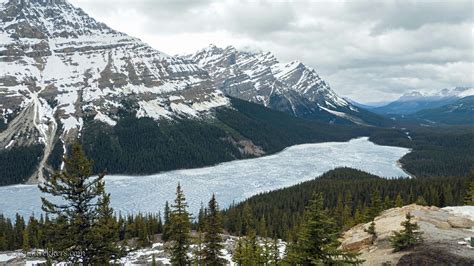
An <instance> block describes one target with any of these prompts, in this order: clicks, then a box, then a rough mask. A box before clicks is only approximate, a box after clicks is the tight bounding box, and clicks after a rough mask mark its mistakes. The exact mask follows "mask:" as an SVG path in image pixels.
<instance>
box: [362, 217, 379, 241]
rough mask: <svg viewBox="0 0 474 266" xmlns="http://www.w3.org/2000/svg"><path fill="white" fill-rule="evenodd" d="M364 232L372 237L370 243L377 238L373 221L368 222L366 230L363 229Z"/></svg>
mask: <svg viewBox="0 0 474 266" xmlns="http://www.w3.org/2000/svg"><path fill="white" fill-rule="evenodd" d="M364 231H365V232H367V233H369V234H370V235H371V236H372V243H373V242H374V240H375V239H376V238H377V232H376V231H375V221H374V220H372V222H370V225H369V227H368V228H367V229H364Z"/></svg>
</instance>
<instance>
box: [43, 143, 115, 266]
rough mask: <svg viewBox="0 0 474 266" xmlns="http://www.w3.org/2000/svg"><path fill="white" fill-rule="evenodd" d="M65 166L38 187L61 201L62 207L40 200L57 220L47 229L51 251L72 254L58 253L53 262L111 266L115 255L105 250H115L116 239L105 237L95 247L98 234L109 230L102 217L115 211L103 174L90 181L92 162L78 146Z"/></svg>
mask: <svg viewBox="0 0 474 266" xmlns="http://www.w3.org/2000/svg"><path fill="white" fill-rule="evenodd" d="M64 164H65V171H62V172H58V173H55V174H53V175H52V177H51V178H50V179H49V180H47V181H46V182H45V183H44V184H43V185H40V186H39V187H40V189H41V191H42V192H43V193H48V194H51V195H53V196H57V197H61V198H62V201H61V203H53V202H51V201H49V200H47V199H46V198H44V197H42V198H41V200H42V203H43V206H42V208H43V210H44V211H45V212H46V213H47V214H49V215H52V216H54V217H55V220H54V221H52V222H51V223H50V225H49V229H48V234H49V237H50V238H51V241H50V242H49V243H50V245H51V248H53V249H55V250H60V251H65V250H67V251H70V252H68V254H66V253H65V252H59V256H58V257H55V258H53V259H60V260H65V261H70V262H72V263H79V262H82V263H83V264H85V265H87V264H91V263H93V262H96V261H106V262H108V261H109V260H110V259H111V258H112V253H115V251H110V250H107V251H106V250H103V249H102V248H104V247H107V249H108V248H109V247H112V246H114V245H115V243H114V241H115V238H114V237H104V238H102V241H103V242H102V243H100V245H99V246H98V245H97V243H95V241H96V240H97V237H96V236H95V234H96V233H97V232H98V231H99V232H104V231H108V230H109V229H108V228H107V229H106V228H105V227H107V226H108V225H107V224H106V223H104V220H103V217H105V216H108V215H109V214H110V213H111V211H112V210H111V209H109V208H108V204H109V202H108V201H109V200H108V195H107V194H105V189H104V181H103V178H104V174H100V175H99V176H98V177H91V175H92V162H91V161H89V160H88V159H87V158H86V156H85V154H84V151H83V150H82V147H81V145H80V144H78V143H76V144H74V145H73V146H72V150H71V155H70V157H69V158H65V159H64ZM104 211H105V212H108V213H103V212H104ZM111 230H112V229H111ZM71 254H74V255H71Z"/></svg>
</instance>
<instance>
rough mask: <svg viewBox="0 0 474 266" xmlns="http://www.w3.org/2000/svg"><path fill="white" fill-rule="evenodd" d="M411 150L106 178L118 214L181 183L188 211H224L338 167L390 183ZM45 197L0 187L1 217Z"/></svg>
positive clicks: (323, 149)
mask: <svg viewBox="0 0 474 266" xmlns="http://www.w3.org/2000/svg"><path fill="white" fill-rule="evenodd" d="M408 152H410V150H409V149H406V148H400V147H391V146H380V145H376V144H374V143H372V142H370V141H369V140H368V138H366V137H364V138H358V139H353V140H350V141H348V142H327V143H318V144H303V145H296V146H292V147H289V148H287V149H285V150H284V151H282V152H280V153H277V154H274V155H270V156H265V157H261V158H256V159H248V160H238V161H232V162H227V163H222V164H219V165H216V166H211V167H204V168H199V169H187V170H176V171H170V172H164V173H159V174H154V175H150V176H107V177H106V178H105V180H106V189H107V191H108V192H110V193H111V204H112V207H113V208H114V209H115V211H119V212H121V213H122V214H126V213H129V212H133V213H137V212H142V213H146V212H154V213H157V212H158V211H161V210H162V209H163V206H164V203H165V201H167V200H168V201H170V202H171V201H172V200H173V199H174V193H175V190H176V185H177V183H178V182H181V185H182V187H183V190H184V192H185V194H186V198H187V200H188V203H189V207H190V210H191V211H192V212H194V213H196V211H197V210H198V209H199V206H200V204H201V202H203V203H204V204H206V203H207V202H208V200H209V198H210V196H211V194H212V193H215V194H216V197H217V200H218V202H219V204H220V206H221V208H225V207H228V206H229V205H230V204H232V202H239V201H242V200H244V199H246V198H248V197H250V196H253V195H255V194H258V193H260V192H264V191H269V190H275V189H279V188H283V187H288V186H291V185H295V184H298V183H300V182H302V181H307V180H310V179H313V178H315V177H317V176H319V175H321V174H323V173H325V172H327V171H329V170H331V169H334V168H336V167H343V166H346V167H351V168H356V169H360V170H364V171H366V172H369V173H372V174H376V175H379V176H382V177H386V178H398V177H407V176H408V175H407V173H405V172H404V171H403V169H401V168H400V166H399V165H398V163H397V161H398V160H399V159H400V158H401V157H403V156H404V155H405V154H407V153H408ZM40 196H42V194H41V192H40V191H39V190H38V188H37V186H35V185H15V186H7V187H0V213H3V214H4V215H5V216H7V217H14V215H15V213H20V214H21V215H24V216H29V215H31V214H32V213H35V214H36V215H39V213H41V200H40Z"/></svg>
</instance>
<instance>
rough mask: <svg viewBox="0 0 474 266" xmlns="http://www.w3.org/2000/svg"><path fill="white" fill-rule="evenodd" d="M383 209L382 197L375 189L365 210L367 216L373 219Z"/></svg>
mask: <svg viewBox="0 0 474 266" xmlns="http://www.w3.org/2000/svg"><path fill="white" fill-rule="evenodd" d="M382 209H383V203H382V198H381V197H380V192H379V190H378V189H375V190H374V191H373V192H372V195H371V197H370V206H369V208H368V210H367V216H368V218H369V219H370V220H373V219H374V218H375V217H376V216H377V215H379V213H380V212H381V211H382Z"/></svg>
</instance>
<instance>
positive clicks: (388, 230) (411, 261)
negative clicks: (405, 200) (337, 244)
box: [342, 204, 474, 265]
mask: <svg viewBox="0 0 474 266" xmlns="http://www.w3.org/2000/svg"><path fill="white" fill-rule="evenodd" d="M408 212H410V213H411V214H412V215H413V216H414V218H413V221H416V222H417V223H418V225H419V226H420V230H421V231H423V232H424V234H423V238H424V243H423V244H421V245H419V246H417V247H415V248H413V249H411V250H407V251H403V252H396V253H394V252H393V249H392V248H391V246H390V242H389V237H390V235H392V232H393V231H399V230H401V229H402V227H401V225H400V223H401V222H402V221H404V220H405V215H406V213H408ZM369 225H370V223H367V224H359V225H357V226H355V227H353V228H351V229H350V230H348V231H346V232H345V233H344V235H343V241H342V248H343V249H346V250H352V251H358V252H360V253H361V258H362V259H364V260H365V263H364V265H448V264H449V265H474V248H472V247H470V244H469V239H470V237H474V206H463V207H449V208H443V209H440V208H438V207H427V206H420V205H415V204H412V205H407V206H404V207H401V208H393V209H389V210H386V211H384V212H382V214H381V215H380V216H378V217H376V218H375V231H376V233H377V238H375V239H373V238H372V236H371V235H370V234H369V233H367V232H365V231H364V230H365V229H367V228H368V227H369Z"/></svg>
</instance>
